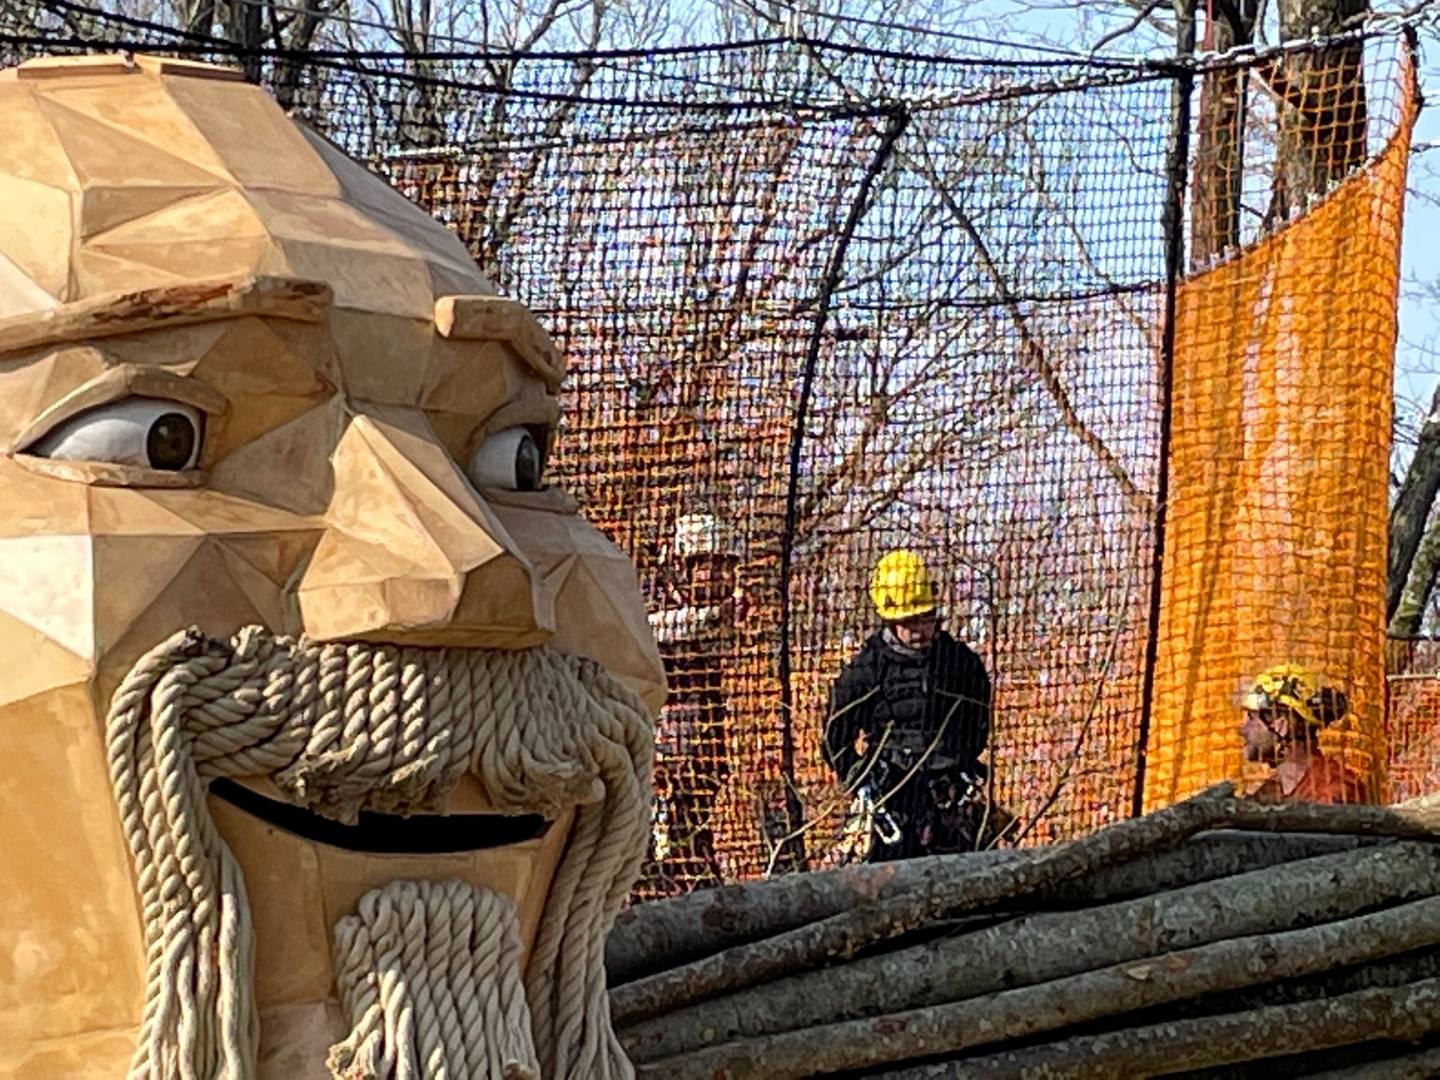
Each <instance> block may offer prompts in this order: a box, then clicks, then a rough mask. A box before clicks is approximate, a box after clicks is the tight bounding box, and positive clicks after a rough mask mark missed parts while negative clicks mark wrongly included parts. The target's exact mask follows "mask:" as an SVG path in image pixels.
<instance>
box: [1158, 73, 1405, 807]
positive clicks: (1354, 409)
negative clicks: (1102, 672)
mask: <svg viewBox="0 0 1440 1080" xmlns="http://www.w3.org/2000/svg"><path fill="white" fill-rule="evenodd" d="M1407 81H1408V80H1407ZM1413 113H1414V106H1413V94H1412V95H1411V97H1410V98H1409V99H1408V100H1407V103H1406V106H1405V108H1404V109H1403V110H1402V118H1401V122H1400V124H1399V126H1398V129H1397V131H1396V133H1395V135H1394V137H1393V138H1392V139H1391V141H1390V143H1389V145H1388V146H1387V147H1386V148H1385V150H1384V152H1383V153H1382V154H1381V155H1380V156H1379V158H1378V159H1377V160H1376V161H1375V162H1374V163H1372V164H1371V165H1370V166H1369V167H1368V168H1367V169H1366V170H1365V171H1363V172H1362V173H1360V174H1357V175H1355V176H1353V177H1352V178H1351V179H1349V180H1347V181H1345V182H1344V183H1342V184H1341V185H1340V186H1339V187H1338V188H1336V189H1335V190H1334V191H1332V192H1331V193H1330V195H1329V196H1328V197H1327V198H1326V199H1325V200H1324V201H1323V202H1322V203H1320V204H1319V205H1318V206H1316V207H1315V208H1314V209H1313V210H1312V211H1311V212H1310V213H1308V214H1307V215H1305V216H1304V217H1301V218H1299V219H1297V220H1295V221H1293V222H1292V223H1290V224H1289V225H1288V226H1286V227H1284V228H1282V229H1280V230H1279V231H1278V232H1276V233H1274V234H1272V235H1271V236H1270V237H1269V238H1267V239H1266V240H1264V241H1262V242H1261V243H1259V244H1258V245H1256V246H1254V247H1253V248H1250V249H1248V250H1246V251H1244V252H1243V253H1241V254H1239V255H1238V256H1236V257H1235V258H1233V259H1231V260H1230V261H1228V262H1225V263H1224V264H1222V265H1219V266H1217V267H1215V268H1213V269H1210V270H1207V271H1205V272H1203V273H1200V274H1198V275H1196V276H1194V277H1193V278H1191V279H1189V280H1187V281H1186V282H1184V283H1183V284H1182V285H1181V287H1180V290H1179V294H1178V298H1177V315H1176V332H1175V364H1174V384H1173V385H1174V391H1173V409H1172V429H1171V431H1172V434H1171V440H1172V441H1171V451H1170V459H1169V485H1170V489H1169V503H1168V505H1169V511H1168V520H1167V524H1166V536H1165V555H1164V572H1163V578H1162V599H1161V620H1160V626H1159V640H1158V653H1157V663H1156V669H1155V687H1154V697H1153V708H1152V713H1151V725H1150V732H1149V738H1148V742H1147V769H1146V777H1145V790H1144V801H1145V804H1146V806H1147V807H1149V808H1153V807H1156V806H1161V805H1164V804H1166V803H1169V802H1173V801H1175V800H1176V799H1179V798H1183V797H1184V796H1186V795H1189V794H1191V793H1193V792H1195V791H1197V790H1200V789H1202V788H1204V787H1206V786H1208V785H1210V784H1213V783H1215V782H1217V781H1220V780H1224V779H1230V778H1234V779H1241V778H1242V753H1241V740H1240V737H1239V734H1238V725H1239V722H1240V719H1241V712H1240V708H1239V701H1240V696H1241V694H1242V692H1243V691H1244V690H1245V689H1246V687H1247V686H1248V685H1249V684H1250V683H1251V681H1252V680H1254V679H1255V677H1256V676H1257V675H1259V674H1260V673H1261V672H1262V671H1264V670H1265V669H1267V668H1269V667H1271V666H1272V665H1275V664H1282V663H1289V664H1300V665H1304V666H1305V667H1307V668H1309V669H1310V670H1312V671H1313V672H1315V673H1316V675H1318V677H1319V679H1320V681H1321V682H1322V683H1323V684H1324V685H1326V686H1330V687H1334V688H1336V689H1340V690H1343V691H1344V693H1345V694H1346V695H1347V696H1348V698H1349V701H1350V713H1349V716H1348V717H1347V718H1346V720H1345V721H1344V722H1343V723H1342V724H1341V725H1338V726H1337V727H1334V728H1331V729H1328V730H1327V731H1326V732H1325V733H1324V735H1323V739H1322V752H1323V753H1324V754H1325V755H1326V757H1328V758H1330V759H1332V760H1338V761H1340V762H1341V763H1342V764H1343V765H1344V766H1345V767H1346V768H1348V769H1350V770H1352V771H1354V772H1357V773H1359V774H1361V777H1362V778H1363V781H1364V784H1365V787H1366V788H1367V789H1368V790H1367V794H1368V795H1369V797H1370V798H1375V797H1378V796H1379V795H1380V794H1382V793H1383V790H1384V784H1383V779H1384V778H1383V775H1382V773H1383V764H1384V760H1385V747H1384V731H1383V727H1384V723H1383V710H1384V677H1385V671H1384V656H1383V652H1384V611H1383V598H1384V594H1385V590H1384V583H1385V563H1386V519H1387V513H1388V506H1387V501H1386V500H1387V477H1388V472H1387V470H1388V467H1389V453H1390V414H1391V379H1392V373H1391V367H1392V360H1393V356H1394V347H1395V337H1396V291H1397V286H1398V275H1399V269H1398V268H1399V247H1400V216H1401V207H1402V204H1403V199H1404V190H1405V175H1406V158H1407V154H1408V152H1409V143H1410V139H1409V134H1410V126H1411V122H1412V120H1413Z"/></svg>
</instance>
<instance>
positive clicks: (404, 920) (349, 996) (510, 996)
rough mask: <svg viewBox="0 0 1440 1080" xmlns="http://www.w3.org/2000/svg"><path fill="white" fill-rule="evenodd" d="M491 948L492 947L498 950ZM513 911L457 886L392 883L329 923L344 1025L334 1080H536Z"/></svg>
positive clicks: (493, 896) (493, 897)
mask: <svg viewBox="0 0 1440 1080" xmlns="http://www.w3.org/2000/svg"><path fill="white" fill-rule="evenodd" d="M497 945H498V948H497ZM519 960H520V933H519V924H518V922H517V920H516V917H515V906H514V905H513V904H512V903H511V902H510V900H509V899H508V898H506V897H504V896H501V895H499V894H498V893H493V892H490V891H489V890H488V889H477V888H475V887H474V886H471V885H467V884H466V883H464V882H460V881H447V882H429V881H397V882H394V883H392V884H390V885H387V886H385V887H384V888H381V889H375V890H373V891H371V892H369V893H366V894H365V896H363V897H362V898H361V899H360V904H359V913H358V914H356V915H347V916H346V917H345V918H343V919H341V920H340V921H339V922H338V923H337V924H336V926H335V980H336V983H337V985H338V986H339V989H340V1000H341V1004H342V1005H344V1006H345V1008H346V1010H347V1011H348V1012H349V1013H350V1016H351V1021H352V1025H353V1026H352V1028H351V1032H350V1036H349V1037H348V1038H347V1039H345V1041H344V1042H342V1043H340V1044H339V1045H337V1046H335V1047H332V1048H331V1051H330V1060H329V1066H330V1072H331V1074H332V1075H334V1076H338V1077H345V1078H347V1080H348V1078H350V1077H355V1078H357V1080H360V1078H368V1077H376V1076H384V1077H395V1078H396V1080H461V1078H464V1077H477V1076H483V1077H493V1078H494V1080H535V1077H536V1076H538V1075H539V1073H538V1068H539V1066H538V1063H537V1061H536V1058H535V1046H534V1043H533V1042H532V1040H531V1037H530V1018H529V1016H528V1015H527V1014H526V1009H525V992H524V989H523V988H522V987H521V985H520V968H519Z"/></svg>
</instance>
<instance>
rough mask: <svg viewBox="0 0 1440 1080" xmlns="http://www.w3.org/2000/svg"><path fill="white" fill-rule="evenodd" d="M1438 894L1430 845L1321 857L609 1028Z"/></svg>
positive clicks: (642, 1045)
mask: <svg viewBox="0 0 1440 1080" xmlns="http://www.w3.org/2000/svg"><path fill="white" fill-rule="evenodd" d="M1437 891H1440V849H1437V848H1436V847H1435V846H1434V845H1431V844H1411V843H1403V844H1388V845H1384V846H1383V847H1374V848H1368V849H1361V850H1358V851H1353V852H1342V853H1340V854H1337V855H1322V856H1318V857H1316V858H1313V859H1306V860H1303V861H1301V862H1297V863H1291V864H1288V865H1285V866H1279V867H1273V868H1271V869H1267V870H1259V871H1254V872H1251V873H1247V874H1240V875H1237V876H1235V877H1229V878H1223V879H1220V880H1218V881H1214V882H1209V883H1206V884H1204V885H1193V886H1190V887H1188V888H1184V889H1179V890H1176V891H1174V892H1167V893H1161V894H1159V895H1158V896H1147V897H1142V898H1140V899H1136V900H1130V901H1126V902H1124V903H1119V904H1110V905H1107V906H1104V907H1099V908H1091V909H1086V910H1081V911H1069V912H1052V913H1046V914H1041V915H1034V916H1028V917H1024V918H1019V919H1015V920H1012V921H1010V922H1007V923H1004V924H1001V925H999V926H993V927H990V928H988V929H985V930H981V931H977V932H974V933H969V934H964V935H962V936H959V937H953V938H944V939H941V940H939V941H935V942H930V943H928V944H926V945H923V946H917V947H913V948H909V949H902V950H899V951H896V952H892V953H886V954H883V955H880V956H872V957H867V958H863V959H860V960H857V961H854V962H852V963H848V964H843V965H840V966H837V967H833V968H828V969H822V970H818V971H811V972H807V973H805V974H802V975H796V976H791V977H789V978H785V979H781V980H779V981H776V982H773V983H769V984H767V985H765V986H761V987H756V988H754V989H751V990H749V991H747V992H745V993H741V994H732V995H730V996H728V997H724V998H720V999H717V1000H714V1001H707V1002H702V1003H701V1004H698V1005H693V1006H690V1007H689V1008H684V1009H679V1010H677V1011H675V1012H671V1013H668V1014H667V1015H664V1016H660V1017H657V1018H656V1019H653V1020H647V1021H644V1022H641V1023H635V1024H630V1025H624V1024H622V1025H620V1031H619V1036H620V1041H621V1044H622V1045H623V1046H624V1047H625V1048H626V1050H627V1051H628V1052H629V1053H630V1056H631V1059H632V1060H634V1061H636V1062H648V1061H653V1060H656V1059H658V1058H663V1057H673V1056H675V1055H677V1054H682V1053H686V1052H688V1051H691V1050H694V1049H698V1048H700V1047H703V1046H706V1045H711V1044H717V1043H721V1042H726V1041H729V1040H732V1039H737V1038H753V1037H756V1036H762V1035H773V1034H776V1033H778V1032H782V1031H796V1030H799V1029H802V1028H806V1027H814V1026H820V1025H824V1024H831V1023H835V1022H838V1021H843V1020H855V1019H859V1018H861V1017H865V1016H874V1015H877V1014H883V1013H897V1012H904V1011H907V1010H910V1009H916V1008H924V1007H927V1006H932V1005H940V1004H944V1003H947V1002H954V1001H963V1000H965V999H967V998H973V997H976V996H978V995H981V994H991V993H996V992H998V991H1001V990H1005V989H1007V988H1012V987H1021V986H1033V985H1035V984H1038V983H1043V982H1048V981H1050V980H1053V979H1060V978H1065V977H1067V976H1071V975H1076V974H1079V973H1080V972H1084V971H1092V970H1094V969H1096V968H1098V967H1104V966H1108V965H1111V964H1121V963H1128V962H1132V961H1139V960H1143V959H1145V958H1147V957H1152V956H1154V955H1156V954H1157V953H1160V952H1165V951H1168V950H1173V949H1182V948H1191V947H1195V946H1198V945H1203V944H1206V943H1208V942H1212V941H1218V940H1221V939H1223V938H1232V937H1240V936H1243V935H1247V934H1264V933H1275V932H1280V931H1285V930H1290V929H1293V928H1295V927H1299V926H1305V925H1311V924H1314V923H1317V922H1331V921H1334V920H1336V919H1343V918H1348V917H1350V916H1352V915H1354V914H1356V913H1357V912H1361V911H1365V910H1367V909H1369V908H1373V907H1378V906H1383V905H1386V904H1393V903H1397V902H1401V901H1406V900H1412V899H1416V898H1419V897H1423V896H1427V895H1433V894H1434V893H1435V892H1437ZM617 993H618V991H617ZM613 997H614V995H612V999H613Z"/></svg>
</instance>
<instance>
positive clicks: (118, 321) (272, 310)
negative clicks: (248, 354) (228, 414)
mask: <svg viewBox="0 0 1440 1080" xmlns="http://www.w3.org/2000/svg"><path fill="white" fill-rule="evenodd" d="M333 301H334V296H333V293H332V292H331V291H330V286H328V285H325V284H323V283H321V282H318V281H305V280H302V279H299V278H284V277H267V276H247V277H238V278H219V279H215V280H211V281H197V282H189V283H186V284H183V285H161V286H157V287H155V288H152V289H140V290H137V291H133V292H117V293H107V294H106V295H103V296H96V297H92V298H90V299H88V300H81V301H78V302H77V303H74V304H66V305H64V306H63V307H58V308H52V309H50V310H47V311H37V312H35V313H33V314H27V315H14V316H11V317H10V318H8V319H0V356H4V355H6V354H7V353H14V352H23V351H25V350H27V349H34V348H37V347H39V346H43V345H55V344H61V343H64V342H71V341H93V340H95V339H96V338H106V337H114V336H116V335H119V334H133V333H137V332H139V331H141V330H158V329H163V328H166V327H171V326H186V325H190V324H193V323H203V322H214V321H215V320H217V319H236V318H240V317H241V316H245V315H265V316H269V317H270V318H273V319H290V320H294V321H296V322H310V323H313V322H319V321H321V320H322V319H323V318H325V315H326V312H327V311H328V310H329V308H330V306H331V304H332V303H333Z"/></svg>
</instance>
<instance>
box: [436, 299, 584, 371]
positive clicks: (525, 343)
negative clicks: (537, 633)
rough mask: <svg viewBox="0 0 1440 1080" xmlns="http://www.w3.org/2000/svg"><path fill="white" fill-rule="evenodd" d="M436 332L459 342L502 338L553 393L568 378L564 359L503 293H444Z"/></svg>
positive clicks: (534, 322) (542, 330) (532, 317)
mask: <svg viewBox="0 0 1440 1080" xmlns="http://www.w3.org/2000/svg"><path fill="white" fill-rule="evenodd" d="M435 332H436V333H438V334H439V335H440V336H441V337H443V338H451V339H454V340H457V341H503V342H505V343H506V344H507V345H509V346H510V348H512V349H513V350H515V354H516V355H517V356H519V357H520V359H522V360H523V361H525V363H526V364H528V365H529V366H530V368H531V369H532V370H533V371H534V372H535V373H536V374H537V375H539V376H540V377H541V378H542V379H543V380H545V386H546V388H547V389H548V390H549V391H550V392H551V393H552V394H553V393H555V392H556V391H557V390H559V389H560V383H561V382H562V381H563V380H564V378H565V358H564V357H563V356H562V355H561V353H560V350H559V349H557V348H556V347H555V342H554V341H552V340H551V339H550V335H549V334H548V333H546V332H545V328H544V327H543V326H541V325H540V320H538V319H537V318H535V315H534V314H533V313H532V312H531V311H530V309H529V308H527V307H526V306H525V305H524V304H522V303H520V302H519V301H518V300H508V299H506V298H505V297H503V296H442V297H440V299H439V300H437V301H435Z"/></svg>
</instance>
